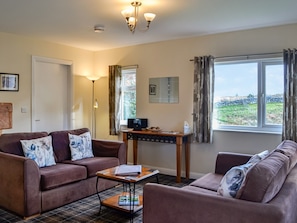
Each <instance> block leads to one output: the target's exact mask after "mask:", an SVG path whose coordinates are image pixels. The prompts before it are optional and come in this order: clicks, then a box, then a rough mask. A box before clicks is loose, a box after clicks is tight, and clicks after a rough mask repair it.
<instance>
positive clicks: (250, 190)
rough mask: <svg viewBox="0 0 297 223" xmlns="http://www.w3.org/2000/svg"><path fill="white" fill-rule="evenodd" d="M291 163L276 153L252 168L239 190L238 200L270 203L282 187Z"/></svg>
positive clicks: (285, 157) (282, 155)
mask: <svg viewBox="0 0 297 223" xmlns="http://www.w3.org/2000/svg"><path fill="white" fill-rule="evenodd" d="M289 165H290V161H289V158H288V157H287V156H285V155H284V154H282V153H280V152H277V151H274V152H272V153H271V154H270V155H269V156H268V157H267V158H266V159H264V160H262V161H260V162H258V163H257V164H256V165H254V166H253V168H251V169H250V170H249V171H248V173H247V175H246V178H245V181H244V182H243V183H242V186H241V188H240V189H239V190H238V192H237V195H236V198H239V199H242V200H248V201H255V202H263V203H266V202H269V201H270V200H271V199H272V198H273V197H274V196H275V195H276V194H277V193H278V191H279V190H280V188H281V187H282V185H283V183H284V181H285V179H286V177H287V173H288V171H289Z"/></svg>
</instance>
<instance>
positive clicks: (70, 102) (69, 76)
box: [31, 56, 73, 132]
mask: <svg viewBox="0 0 297 223" xmlns="http://www.w3.org/2000/svg"><path fill="white" fill-rule="evenodd" d="M39 62H43V63H53V64H59V65H66V66H68V68H69V69H67V70H68V72H67V80H68V85H67V95H68V100H67V117H68V120H67V128H68V129H72V127H73V123H72V120H73V119H72V105H73V62H72V61H70V60H61V59H55V58H48V57H41V56H32V88H31V89H32V92H31V94H32V96H31V101H32V104H31V132H32V131H35V130H36V126H35V123H36V122H35V119H36V114H35V84H36V83H35V76H36V75H37V74H36V67H37V64H38V63H39Z"/></svg>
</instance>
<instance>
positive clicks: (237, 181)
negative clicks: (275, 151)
mask: <svg viewBox="0 0 297 223" xmlns="http://www.w3.org/2000/svg"><path fill="white" fill-rule="evenodd" d="M268 154H269V151H268V150H265V151H263V152H261V153H258V154H255V155H253V156H252V157H251V158H250V159H249V161H248V162H247V163H246V164H243V165H240V166H234V167H232V168H231V169H230V170H229V171H228V172H227V173H226V174H225V176H224V177H223V179H222V180H221V182H220V186H219V188H218V194H219V195H222V196H224V197H233V198H235V197H236V194H237V191H238V190H239V189H240V188H241V186H242V184H243V182H244V180H245V178H246V175H247V172H248V171H249V170H250V169H251V168H252V167H253V166H254V165H255V164H257V163H258V162H259V161H261V160H263V159H264V158H265V157H267V156H268Z"/></svg>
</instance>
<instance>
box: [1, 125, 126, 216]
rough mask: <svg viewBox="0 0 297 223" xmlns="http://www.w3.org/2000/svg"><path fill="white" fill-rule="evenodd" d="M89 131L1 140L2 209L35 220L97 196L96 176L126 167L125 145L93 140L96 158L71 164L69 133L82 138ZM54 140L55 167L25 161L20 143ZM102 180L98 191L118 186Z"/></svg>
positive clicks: (9, 136)
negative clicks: (48, 137) (39, 216)
mask: <svg viewBox="0 0 297 223" xmlns="http://www.w3.org/2000/svg"><path fill="white" fill-rule="evenodd" d="M88 131H89V130H88V129H87V128H81V129H76V130H69V131H55V132H51V133H49V134H48V133H47V132H32V133H9V134H3V135H1V136H0V207H1V208H3V209H6V210H8V211H11V212H14V213H16V214H17V215H19V216H22V217H24V218H25V219H26V218H28V217H32V216H35V215H39V214H40V213H42V212H45V211H48V210H51V209H54V208H57V207H59V206H62V205H65V204H67V203H70V202H73V201H76V200H79V199H82V198H84V197H87V196H90V195H93V194H95V193H96V172H97V171H99V170H103V169H106V168H111V167H114V166H117V165H120V164H125V163H126V162H127V160H126V153H127V151H126V145H125V144H124V143H123V142H121V141H107V140H95V139H92V150H93V154H94V157H92V158H85V159H81V160H76V161H72V160H71V152H70V148H69V137H68V133H70V134H73V135H80V134H83V133H85V132H88ZM48 135H50V136H52V145H53V151H54V156H55V161H56V165H53V166H47V167H41V168H40V167H39V166H38V165H37V164H36V162H35V161H34V160H32V159H29V158H26V157H24V153H23V150H22V145H21V143H20V140H28V139H36V138H41V137H45V136H48ZM115 185H116V184H115V183H114V182H112V181H108V180H104V179H100V180H99V183H98V191H102V190H105V189H108V188H110V187H113V186H115Z"/></svg>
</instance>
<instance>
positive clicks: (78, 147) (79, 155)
mask: <svg viewBox="0 0 297 223" xmlns="http://www.w3.org/2000/svg"><path fill="white" fill-rule="evenodd" d="M68 136H69V147H70V151H71V160H72V161H75V160H80V159H84V158H90V157H94V154H93V150H92V139H91V133H90V132H85V133H83V134H81V135H79V136H77V135H73V134H70V133H68Z"/></svg>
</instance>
